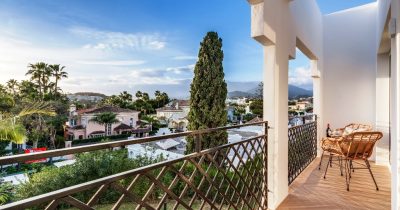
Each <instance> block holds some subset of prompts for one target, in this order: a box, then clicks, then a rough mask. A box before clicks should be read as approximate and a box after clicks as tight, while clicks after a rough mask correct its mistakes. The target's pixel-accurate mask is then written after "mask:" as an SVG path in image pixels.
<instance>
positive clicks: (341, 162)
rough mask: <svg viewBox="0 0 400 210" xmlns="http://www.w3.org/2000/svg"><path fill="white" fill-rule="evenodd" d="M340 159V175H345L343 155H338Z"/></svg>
mask: <svg viewBox="0 0 400 210" xmlns="http://www.w3.org/2000/svg"><path fill="white" fill-rule="evenodd" d="M338 160H339V168H340V176H343V168H342V167H343V165H342V164H343V160H342V157H340V156H338Z"/></svg>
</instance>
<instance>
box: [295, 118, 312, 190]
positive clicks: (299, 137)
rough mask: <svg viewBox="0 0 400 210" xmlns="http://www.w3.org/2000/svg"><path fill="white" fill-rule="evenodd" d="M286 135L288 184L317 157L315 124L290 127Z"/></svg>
mask: <svg viewBox="0 0 400 210" xmlns="http://www.w3.org/2000/svg"><path fill="white" fill-rule="evenodd" d="M288 135H289V136H288V137H289V154H288V155H289V164H288V167H289V168H288V170H289V171H288V172H289V184H290V183H292V182H293V181H294V180H295V179H296V177H297V176H298V175H299V174H300V173H301V172H302V171H303V170H304V169H305V168H306V167H307V166H308V165H309V164H310V163H311V162H312V161H313V160H314V159H315V157H316V156H317V122H316V121H314V122H310V123H306V124H304V125H299V126H294V127H291V128H289V130H288Z"/></svg>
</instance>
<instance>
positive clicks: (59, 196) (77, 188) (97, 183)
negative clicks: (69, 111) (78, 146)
mask: <svg viewBox="0 0 400 210" xmlns="http://www.w3.org/2000/svg"><path fill="white" fill-rule="evenodd" d="M260 124H263V125H265V127H264V131H265V133H263V134H261V135H258V136H255V137H251V138H247V139H245V140H241V141H237V142H233V143H227V144H224V145H221V146H216V147H213V148H210V149H204V150H201V151H197V152H193V153H191V154H188V155H185V156H183V157H181V158H177V159H172V160H166V161H162V162H158V163H154V164H151V165H147V166H144V167H140V168H136V169H132V170H128V171H125V172H121V173H117V174H113V175H110V176H107V177H103V178H99V179H96V180H92V181H88V182H85V183H81V184H77V185H74V186H71V187H67V188H63V189H59V190H56V191H53V192H49V193H45V194H42V195H37V196H34V197H31V198H27V199H24V200H20V201H16V202H13V203H9V204H6V205H4V206H0V209H24V208H29V207H32V206H37V205H40V204H43V203H46V202H50V204H49V205H48V206H47V208H49V209H52V208H55V207H57V205H58V202H59V201H60V200H63V199H65V198H66V197H71V195H73V194H75V193H79V192H83V191H86V190H89V189H93V188H97V187H100V188H99V190H98V191H97V192H100V191H101V190H102V189H103V188H104V187H105V186H112V185H113V184H115V183H116V182H117V181H118V180H122V179H126V178H128V177H134V176H137V175H143V174H145V175H147V176H149V173H148V172H150V171H152V170H155V169H160V168H168V167H170V166H171V165H173V164H175V163H179V162H184V161H189V162H190V161H193V160H195V159H200V160H201V159H204V158H205V157H207V156H210V155H211V154H217V153H218V152H219V153H221V151H224V150H226V149H232V148H233V150H234V151H235V154H236V155H238V156H236V155H235V158H236V157H237V158H239V159H240V161H242V163H244V162H243V157H241V155H246V154H247V155H248V157H251V154H253V152H254V155H255V154H256V152H257V151H259V150H260V151H259V152H260V154H262V155H263V159H262V160H263V163H261V165H263V172H262V174H263V175H264V176H263V177H262V178H258V179H257V180H263V181H262V183H263V184H262V187H261V188H260V189H261V192H259V193H262V196H267V190H266V189H267V184H266V183H267V174H266V173H267V151H268V150H267V136H268V133H267V129H268V122H266V121H264V122H257V123H249V124H243V125H236V126H226V127H220V128H211V129H205V130H200V131H188V132H185V133H179V134H172V135H165V136H161V137H163V138H164V139H165V138H170V137H171V136H184V135H198V134H204V133H209V132H213V131H221V130H227V129H232V128H240V127H244V126H249V125H260ZM163 138H159V137H152V138H142V139H140V140H141V141H140V142H150V141H155V140H159V139H163ZM252 141H255V142H258V143H251V142H252ZM126 142H127V141H119V142H117V143H118V144H117V145H127V143H126ZM129 142H130V143H133V144H135V143H138V141H137V140H136V141H134V142H132V141H129ZM261 142H263V143H262V144H261ZM113 143H114V142H113ZM103 144H104V143H102V145H103ZM108 145H109V144H108ZM111 145H113V146H114V145H115V144H111ZM239 145H241V146H242V147H243V148H247V147H251V148H250V151H246V152H243V153H238V151H237V150H236V149H234V148H240V146H239ZM91 146H92V147H93V148H104V146H101V147H99V146H98V145H91ZM93 148H92V149H93ZM106 148H107V147H106ZM72 149H74V148H72ZM72 149H70V151H69V152H71V151H73V152H76V150H72ZM67 151H68V150H67ZM78 151H81V150H78ZM85 151H86V150H85ZM38 154H41V153H38ZM50 155H53V153H50ZM57 155H59V154H57ZM225 155H227V154H225ZM25 156H26V155H25ZM226 157H228V156H226ZM37 158H38V157H37V156H35V157H34V159H37ZM20 159H21V158H20ZM229 161H231V160H228V162H229ZM200 163H201V161H199V162H198V163H195V162H193V164H195V165H196V164H200ZM250 167H251V166H250ZM254 167H255V166H254ZM218 170H223V169H221V168H219V169H218ZM227 170H229V169H227ZM233 170H234V172H236V173H238V171H237V169H236V168H233ZM246 170H247V169H246ZM206 172H207V171H206ZM206 172H204V173H206ZM160 173H162V172H160ZM177 173H180V172H177ZM257 173H261V172H259V171H258V172H257ZM176 176H179V174H177V175H176ZM191 176H193V174H192V175H191ZM238 176H242V175H238ZM203 178H205V179H207V176H205V177H203ZM241 178H243V177H241ZM208 179H209V177H208ZM252 179H256V178H250V179H247V178H246V179H244V180H243V179H241V181H242V182H250V184H251V186H253V185H255V183H253V181H249V180H252ZM156 181H157V180H155V182H154V183H153V184H156ZM213 184H215V183H211V185H213ZM230 185H232V183H230ZM232 186H234V185H232ZM246 189H247V190H250V189H252V188H249V186H248V187H247V188H246ZM257 189H258V188H257ZM168 190H169V189H168ZM168 190H166V191H165V192H166V194H168V192H167V191H168ZM232 190H236V191H237V190H238V189H232ZM242 190H243V189H242ZM242 190H241V191H242ZM97 192H96V194H95V195H93V197H92V198H91V199H90V200H91V201H92V200H96V199H97V198H98V197H97V196H98V195H97V194H98V193H97ZM220 193H221V192H220ZM241 193H242V192H241ZM252 193H253V192H252V191H250V192H249V191H248V195H247V196H253V198H256V196H255V194H254V193H253V194H252ZM240 195H241V194H240ZM123 196H125V194H124V195H123ZM176 199H177V200H179V199H180V198H176ZM243 199H244V198H243ZM244 200H246V199H244ZM77 202H81V201H77ZM257 202H259V203H260V204H261V203H262V202H264V203H263V204H262V205H263V208H266V203H265V201H257ZM53 203H54V204H55V205H54V206H53V205H52V204H53ZM90 203H91V202H90V201H89V202H88V204H82V205H86V206H92V205H94V204H93V203H91V204H90ZM246 205H249V204H246Z"/></svg>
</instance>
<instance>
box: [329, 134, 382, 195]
mask: <svg viewBox="0 0 400 210" xmlns="http://www.w3.org/2000/svg"><path fill="white" fill-rule="evenodd" d="M382 136H383V135H382V133H381V132H372V131H369V132H354V133H352V134H350V135H347V136H343V137H341V138H340V139H339V140H336V141H335V143H332V144H331V153H330V155H329V161H328V163H327V164H326V169H325V174H324V178H325V177H326V173H327V171H328V166H329V165H330V164H332V158H333V156H334V155H336V156H338V157H339V162H340V163H339V164H340V169H341V171H342V162H343V161H344V164H345V165H344V169H345V174H346V186H347V191H349V189H350V178H351V172H352V171H353V172H354V170H355V169H368V171H369V173H370V174H371V177H372V180H373V181H374V184H375V187H376V190H379V188H378V184H377V183H376V180H375V177H374V175H373V174H372V171H371V165H370V163H369V161H368V158H369V157H371V155H372V151H373V149H374V146H375V143H376V142H377V141H378V140H380V139H381V138H382ZM355 160H362V161H363V162H364V164H362V163H358V165H360V166H362V167H357V168H356V167H354V165H353V161H355Z"/></svg>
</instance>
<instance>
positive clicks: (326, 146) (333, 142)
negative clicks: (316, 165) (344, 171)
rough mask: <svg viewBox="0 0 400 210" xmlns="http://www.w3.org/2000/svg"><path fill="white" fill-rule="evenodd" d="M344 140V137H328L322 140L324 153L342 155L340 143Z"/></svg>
mask: <svg viewBox="0 0 400 210" xmlns="http://www.w3.org/2000/svg"><path fill="white" fill-rule="evenodd" d="M342 140H343V138H342V137H335V138H331V137H326V138H323V139H322V142H321V148H322V150H324V151H327V152H330V153H334V154H339V155H340V154H342V151H341V149H340V146H339V143H340V142H341V141H342Z"/></svg>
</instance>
